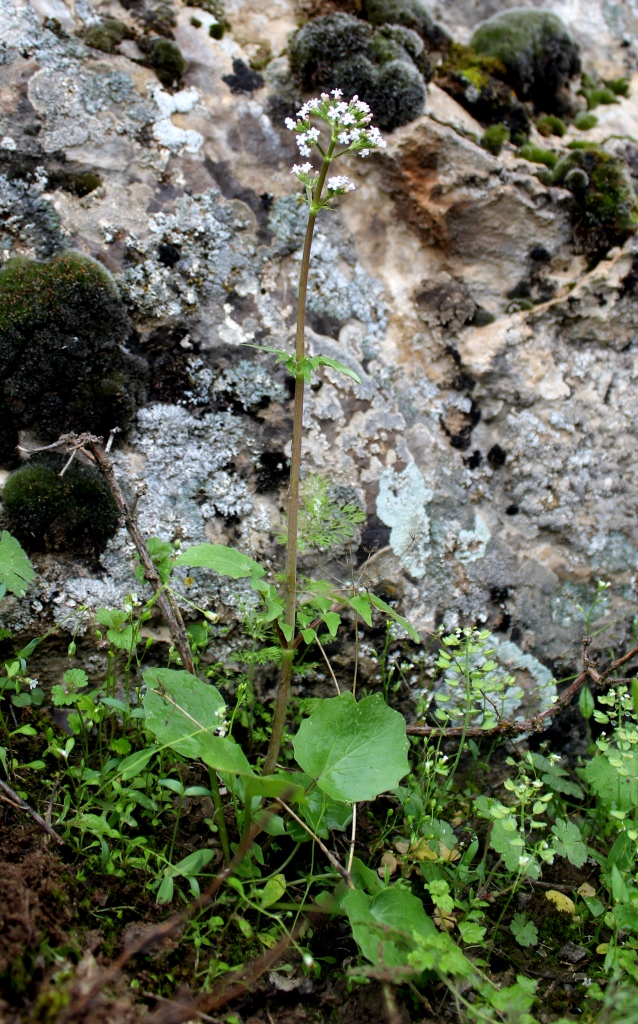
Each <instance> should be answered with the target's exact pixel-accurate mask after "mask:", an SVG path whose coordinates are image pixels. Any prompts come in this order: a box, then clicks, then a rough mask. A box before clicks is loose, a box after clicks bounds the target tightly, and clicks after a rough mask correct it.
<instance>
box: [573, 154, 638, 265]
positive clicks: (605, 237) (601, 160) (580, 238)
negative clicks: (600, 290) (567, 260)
mask: <svg viewBox="0 0 638 1024" xmlns="http://www.w3.org/2000/svg"><path fill="white" fill-rule="evenodd" d="M553 183H554V184H555V185H562V186H563V187H564V188H568V189H569V190H570V191H571V192H572V193H573V195H574V200H575V202H574V207H573V220H574V234H575V237H576V242H577V245H578V247H579V248H580V249H581V251H583V252H588V253H594V254H603V253H604V252H606V251H607V250H608V249H609V248H610V247H611V246H613V245H622V243H623V242H625V241H626V240H627V238H629V236H630V235H632V234H633V233H634V232H635V231H636V229H637V228H638V205H637V204H636V196H635V195H634V191H633V189H632V187H631V182H630V179H629V175H628V174H627V168H626V167H625V164H624V162H623V161H622V160H620V159H619V158H618V157H616V156H612V155H611V154H610V153H605V152H604V150H602V149H597V148H593V147H592V148H590V149H586V150H585V149H576V150H572V151H571V152H570V153H568V154H567V155H566V156H564V157H563V158H562V159H561V160H560V161H559V162H558V163H557V164H556V166H555V168H554V172H553Z"/></svg>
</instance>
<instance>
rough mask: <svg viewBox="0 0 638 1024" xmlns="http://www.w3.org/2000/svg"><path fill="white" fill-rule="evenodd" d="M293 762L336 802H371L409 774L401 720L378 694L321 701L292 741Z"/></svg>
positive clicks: (346, 696) (350, 695) (343, 696)
mask: <svg viewBox="0 0 638 1024" xmlns="http://www.w3.org/2000/svg"><path fill="white" fill-rule="evenodd" d="M293 747H294V751H295V757H296V759H297V763H298V764H299V765H300V766H301V768H302V769H303V771H304V772H305V773H306V774H307V775H310V776H311V778H312V779H314V780H315V781H316V783H317V785H318V786H319V788H320V789H322V790H323V791H324V792H325V793H328V794H329V795H330V796H332V797H334V799H335V800H346V801H349V802H351V803H357V802H358V801H360V800H374V799H375V797H377V796H378V795H379V793H384V792H386V790H391V789H396V787H397V786H398V784H399V781H400V780H401V779H402V778H403V776H404V775H407V774H408V771H409V765H408V759H407V752H408V747H409V744H408V738H407V736H406V732H405V720H404V718H403V715H400V714H399V713H398V711H393V710H392V708H389V707H388V706H387V705H386V703H385V701H384V700H383V697H382V695H381V694H380V693H375V694H373V695H372V696H370V697H364V698H363V700H361V701H359V703H357V701H356V700H355V698H354V697H353V696H352V694H351V693H342V694H341V696H340V697H329V698H327V699H326V700H323V701H321V703H320V704H319V706H318V707H316V708H315V710H314V711H313V712H312V714H311V715H310V716H309V717H308V718H306V719H305V720H304V721H303V722H302V723H301V725H300V726H299V730H298V732H297V735H296V736H295V737H294V739H293Z"/></svg>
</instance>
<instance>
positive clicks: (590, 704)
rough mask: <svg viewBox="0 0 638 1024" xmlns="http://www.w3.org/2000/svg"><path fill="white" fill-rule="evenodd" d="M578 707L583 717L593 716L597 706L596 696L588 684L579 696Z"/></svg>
mask: <svg viewBox="0 0 638 1024" xmlns="http://www.w3.org/2000/svg"><path fill="white" fill-rule="evenodd" d="M578 707H579V710H580V713H581V715H582V716H583V718H587V719H588V718H591V716H592V715H593V713H594V710H595V708H596V704H595V702H594V698H593V697H592V693H591V690H590V689H589V687H588V686H583V688H582V690H581V691H580V696H579V698H578Z"/></svg>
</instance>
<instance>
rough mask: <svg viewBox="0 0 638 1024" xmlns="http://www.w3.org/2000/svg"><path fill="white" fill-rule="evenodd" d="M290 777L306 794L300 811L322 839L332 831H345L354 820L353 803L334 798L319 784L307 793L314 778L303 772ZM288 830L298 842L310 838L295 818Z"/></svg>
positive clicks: (306, 840)
mask: <svg viewBox="0 0 638 1024" xmlns="http://www.w3.org/2000/svg"><path fill="white" fill-rule="evenodd" d="M288 779H289V780H290V783H295V784H296V785H298V786H299V787H300V789H301V792H302V793H304V794H305V799H304V800H303V803H302V804H301V808H300V812H299V813H300V814H301V816H302V818H304V820H305V821H306V823H307V825H308V826H309V827H310V828H311V829H312V831H313V832H314V833H315V834H316V835H318V836H319V838H320V839H327V838H328V836H329V832H331V831H335V830H336V831H339V832H343V830H344V829H346V828H347V827H348V825H349V824H350V822H351V821H352V806H351V804H349V803H346V802H345V801H343V800H333V798H332V797H331V796H328V794H327V793H324V792H323V790H321V789H319V787H318V786H315V787H314V789H310V791H309V792H308V793H306V790H307V789H309V787H310V786H312V781H313V780H312V779H311V778H310V776H309V775H304V774H303V773H302V772H294V773H293V774H292V775H289V776H288ZM287 831H288V834H289V835H290V836H292V838H293V839H294V841H295V842H296V843H305V842H308V840H309V839H310V836H309V835H308V833H307V832H306V831H305V829H303V828H302V827H301V825H300V824H299V823H298V822H297V821H295V820H294V818H293V819H291V820H290V821H289V822H288V827H287Z"/></svg>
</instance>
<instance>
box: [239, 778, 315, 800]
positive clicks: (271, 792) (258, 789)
mask: <svg viewBox="0 0 638 1024" xmlns="http://www.w3.org/2000/svg"><path fill="white" fill-rule="evenodd" d="M244 794H245V800H246V803H248V802H249V801H250V800H251V799H252V798H253V797H255V796H265V797H268V799H277V797H281V799H282V800H285V801H286V802H287V803H298V802H299V801H300V800H303V799H304V796H305V794H304V787H303V785H300V784H299V782H298V780H297V779H296V778H295V777H294V776H293V775H251V776H250V778H248V779H245V780H244Z"/></svg>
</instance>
